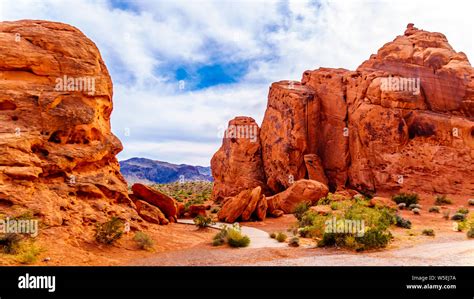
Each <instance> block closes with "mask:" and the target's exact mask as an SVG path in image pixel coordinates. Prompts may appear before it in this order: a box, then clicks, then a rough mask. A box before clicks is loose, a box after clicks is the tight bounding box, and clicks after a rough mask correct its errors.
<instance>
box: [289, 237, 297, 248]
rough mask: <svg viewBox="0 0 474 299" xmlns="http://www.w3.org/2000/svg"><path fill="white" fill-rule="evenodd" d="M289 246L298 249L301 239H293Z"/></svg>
mask: <svg viewBox="0 0 474 299" xmlns="http://www.w3.org/2000/svg"><path fill="white" fill-rule="evenodd" d="M288 245H289V246H291V247H298V246H300V238H298V237H293V238H291V239H290V240H289V241H288Z"/></svg>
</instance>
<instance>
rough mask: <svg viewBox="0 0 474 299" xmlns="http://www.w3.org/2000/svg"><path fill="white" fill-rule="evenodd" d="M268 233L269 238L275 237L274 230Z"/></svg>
mask: <svg viewBox="0 0 474 299" xmlns="http://www.w3.org/2000/svg"><path fill="white" fill-rule="evenodd" d="M268 235H269V236H270V238H272V239H275V238H276V233H274V232H273V233H270V234H268Z"/></svg>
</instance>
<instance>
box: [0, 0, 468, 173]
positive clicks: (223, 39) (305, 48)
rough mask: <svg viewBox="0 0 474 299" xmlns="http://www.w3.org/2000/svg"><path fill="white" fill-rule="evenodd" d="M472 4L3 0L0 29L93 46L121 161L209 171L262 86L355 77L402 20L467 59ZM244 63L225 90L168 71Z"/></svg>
mask: <svg viewBox="0 0 474 299" xmlns="http://www.w3.org/2000/svg"><path fill="white" fill-rule="evenodd" d="M472 3H473V2H472V1H465V2H460V1H459V2H458V1H450V2H446V1H424V0H420V1H408V0H406V1H405V0H402V1H396V2H393V1H377V2H375V1H273V0H268V1H250V0H241V1H219V0H212V1H211V0H200V1H172V0H165V1H154V0H149V1H145V0H142V1H136V2H133V4H132V6H135V8H136V9H134V10H133V11H128V10H127V11H125V10H121V9H118V8H113V7H112V5H111V3H110V2H108V1H92V0H84V1H80V0H71V1H62V0H44V1H40V0H29V1H28V0H1V1H0V19H3V20H16V19H47V20H53V21H60V22H64V23H69V24H71V25H74V26H76V27H78V28H79V29H80V30H82V31H83V32H84V33H85V34H86V35H87V36H89V37H90V38H91V39H92V40H93V41H94V42H96V44H97V45H98V47H99V49H100V50H101V53H102V56H103V57H104V60H105V62H106V64H107V66H108V68H109V70H110V71H111V75H112V78H113V80H114V105H115V108H114V113H113V114H112V125H113V129H114V132H115V133H116V134H117V135H118V136H119V137H120V138H121V140H122V142H123V143H124V147H125V150H124V152H123V153H121V154H120V157H121V158H128V157H132V156H144V157H151V158H155V159H159V160H165V161H169V162H185V163H191V164H193V163H195V164H202V165H207V164H209V160H210V157H211V155H212V154H213V152H215V151H216V150H217V148H218V146H219V144H220V140H218V139H217V138H215V137H216V130H217V128H218V127H219V126H222V124H225V123H227V121H228V120H229V119H231V118H233V117H234V116H236V115H249V116H252V117H254V118H255V119H256V120H257V121H258V122H261V120H262V117H263V113H264V109H265V107H266V99H267V92H268V86H269V85H270V84H271V82H273V81H278V80H283V79H292V80H299V79H300V78H301V75H302V73H303V72H304V71H305V70H307V69H316V68H318V67H342V68H348V69H355V68H356V67H357V66H358V65H359V64H361V63H362V62H363V61H364V60H365V59H367V58H368V57H369V56H370V54H372V53H376V51H377V49H378V48H380V47H381V46H382V45H383V44H385V43H386V42H388V41H391V40H393V39H394V38H395V36H396V35H400V34H403V31H404V29H405V26H406V24H408V23H410V22H413V23H415V25H416V26H417V27H418V28H421V29H425V30H429V31H438V32H442V33H444V34H445V35H446V36H447V37H448V40H449V41H450V43H451V45H452V46H453V47H454V48H455V49H456V50H457V51H464V52H465V53H466V54H467V55H468V57H470V58H471V59H474V58H473V57H474V38H473V34H474V31H473V28H474V26H473V25H474V24H473V23H474V21H473V18H472V16H471V14H472V11H473V4H472ZM242 61H247V62H249V61H250V62H251V64H250V67H249V72H248V73H247V74H246V75H245V77H243V78H241V80H240V81H239V82H237V83H234V84H231V85H225V86H215V87H211V88H208V89H205V90H200V91H194V92H193V93H190V92H183V91H179V89H178V88H177V82H175V80H174V76H175V74H174V70H173V68H174V67H176V66H186V65H196V64H203V65H206V64H214V63H225V62H226V63H229V62H232V63H235V62H237V63H238V62H242ZM132 78H134V79H135V80H132ZM125 128H129V129H130V133H131V135H130V136H128V137H127V136H123V130H124V129H125ZM206 161H207V163H206Z"/></svg>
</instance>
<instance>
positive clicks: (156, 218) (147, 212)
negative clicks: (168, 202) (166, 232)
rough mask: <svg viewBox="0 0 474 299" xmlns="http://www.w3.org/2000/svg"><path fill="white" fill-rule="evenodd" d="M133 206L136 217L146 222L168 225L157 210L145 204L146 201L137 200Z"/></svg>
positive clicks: (163, 216) (166, 220)
mask: <svg viewBox="0 0 474 299" xmlns="http://www.w3.org/2000/svg"><path fill="white" fill-rule="evenodd" d="M135 205H136V206H137V212H138V215H140V217H142V218H143V219H145V220H146V221H148V222H151V223H155V224H161V225H166V224H168V223H169V220H168V219H166V217H165V215H164V214H163V213H162V212H161V210H160V209H159V208H157V207H155V206H153V205H151V204H149V203H147V202H146V201H143V200H137V201H136V202H135Z"/></svg>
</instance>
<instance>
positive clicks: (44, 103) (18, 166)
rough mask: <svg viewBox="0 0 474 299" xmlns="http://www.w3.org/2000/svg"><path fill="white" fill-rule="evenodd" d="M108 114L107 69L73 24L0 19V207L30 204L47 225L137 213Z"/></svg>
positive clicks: (8, 209) (20, 207) (5, 209)
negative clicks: (3, 20) (117, 155)
mask: <svg viewBox="0 0 474 299" xmlns="http://www.w3.org/2000/svg"><path fill="white" fill-rule="evenodd" d="M111 113H112V81H111V79H110V76H109V73H108V71H107V67H106V66H105V64H104V62H103V60H102V58H101V56H100V53H99V50H98V49H97V47H96V46H95V44H94V43H93V42H92V41H91V40H89V39H88V38H87V37H86V36H85V35H84V34H82V33H81V32H80V31H79V30H78V29H76V28H74V27H72V26H69V25H66V24H61V23H54V22H46V21H18V22H0V208H1V210H2V212H4V213H14V214H15V213H20V212H21V211H24V210H29V211H31V212H33V214H35V215H36V216H39V217H42V219H43V221H44V222H45V223H46V224H48V225H51V226H58V225H66V224H69V225H76V226H79V225H82V224H83V222H87V221H88V220H90V221H89V222H90V223H91V224H92V221H94V222H95V221H102V220H103V219H106V218H107V217H109V216H107V214H108V215H117V216H119V217H121V218H124V219H126V220H130V219H135V218H136V217H137V215H136V213H135V212H134V210H132V209H130V208H129V206H130V205H133V204H132V203H131V202H130V200H129V199H128V196H127V193H128V192H127V185H126V182H125V180H124V179H123V178H122V175H121V174H120V169H119V164H118V163H117V159H116V158H115V155H116V154H117V153H119V152H120V151H121V150H122V145H121V143H120V141H119V140H118V139H117V138H116V137H115V136H114V135H113V134H112V132H111V130H110V115H111ZM118 203H126V204H124V205H120V204H118ZM136 219H138V218H136Z"/></svg>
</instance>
